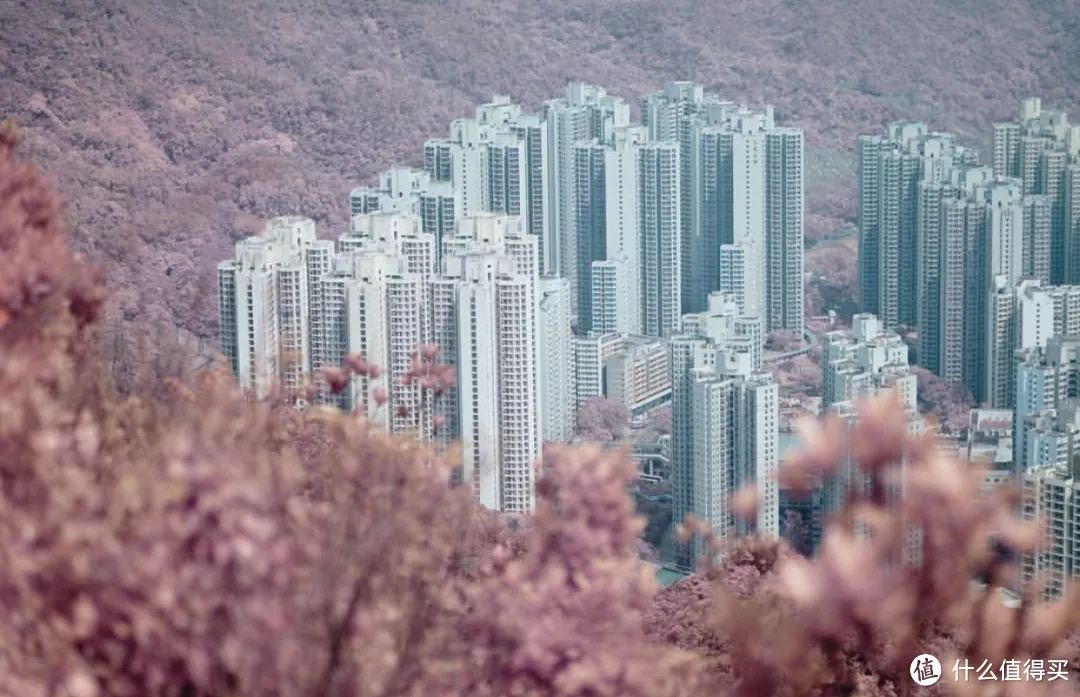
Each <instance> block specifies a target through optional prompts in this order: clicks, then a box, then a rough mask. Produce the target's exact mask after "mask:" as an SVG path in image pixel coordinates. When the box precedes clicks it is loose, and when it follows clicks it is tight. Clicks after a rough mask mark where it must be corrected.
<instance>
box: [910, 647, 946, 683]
mask: <svg viewBox="0 0 1080 697" xmlns="http://www.w3.org/2000/svg"><path fill="white" fill-rule="evenodd" d="M910 672H911V679H912V680H914V681H915V684H916V685H922V686H923V687H927V686H929V685H933V684H934V683H936V682H937V681H938V680H940V679H941V662H940V661H939V660H938V659H937V658H935V657H934V656H931V655H930V654H928V653H924V654H920V655H918V656H916V657H915V660H913V661H912V662H911V668H910Z"/></svg>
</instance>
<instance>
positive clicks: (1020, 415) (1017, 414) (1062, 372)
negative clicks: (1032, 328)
mask: <svg viewBox="0 0 1080 697" xmlns="http://www.w3.org/2000/svg"><path fill="white" fill-rule="evenodd" d="M1077 398H1080V336H1077V335H1072V336H1052V337H1050V338H1049V339H1048V340H1047V341H1046V344H1045V346H1044V347H1039V346H1037V345H1036V346H1033V347H1030V348H1027V349H1024V350H1022V351H1020V352H1018V354H1017V362H1016V377H1015V398H1014V408H1013V466H1014V467H1015V469H1016V474H1017V477H1018V478H1020V477H1023V475H1024V473H1025V472H1027V471H1028V470H1029V469H1031V468H1032V467H1036V466H1039V465H1045V464H1052V463H1053V462H1056V459H1055V458H1054V457H1050V456H1048V455H1047V454H1046V451H1045V447H1047V444H1048V442H1049V441H1046V440H1045V439H1044V440H1039V441H1033V439H1032V436H1031V434H1032V432H1033V431H1034V430H1040V429H1041V430H1043V431H1046V430H1048V427H1049V430H1050V431H1051V432H1052V431H1053V430H1054V428H1056V426H1055V424H1056V423H1057V422H1056V421H1055V419H1056V418H1057V413H1058V412H1062V411H1063V410H1064V408H1065V407H1066V406H1067V405H1068V403H1069V402H1070V401H1071V400H1075V399H1077ZM1055 457H1056V456H1055Z"/></svg>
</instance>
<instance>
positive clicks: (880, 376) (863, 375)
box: [821, 313, 918, 411]
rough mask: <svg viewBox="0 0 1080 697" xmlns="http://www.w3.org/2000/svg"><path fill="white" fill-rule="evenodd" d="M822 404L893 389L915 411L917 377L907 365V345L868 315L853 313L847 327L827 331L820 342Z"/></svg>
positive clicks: (858, 397)
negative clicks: (848, 328) (849, 324)
mask: <svg viewBox="0 0 1080 697" xmlns="http://www.w3.org/2000/svg"><path fill="white" fill-rule="evenodd" d="M821 366H822V404H823V406H826V407H827V406H829V405H831V404H833V403H836V402H853V403H854V402H858V401H859V400H861V399H865V398H867V397H871V396H873V395H877V394H882V393H884V392H888V391H896V393H897V394H898V396H899V397H900V401H901V403H902V404H903V405H904V407H905V408H906V409H909V410H912V411H915V410H916V409H917V407H918V405H917V402H916V386H917V380H916V377H915V374H914V373H912V372H911V367H910V366H909V365H908V346H907V344H906V343H905V342H904V340H903V339H902V338H901V337H900V335H899V334H897V333H896V332H894V331H891V330H887V329H885V328H884V326H883V325H882V323H881V321H880V320H879V319H878V318H877V317H875V316H874V315H871V314H866V313H864V314H857V315H855V316H854V317H852V319H851V329H850V330H839V331H833V332H829V333H828V334H826V335H825V337H824V340H823V341H822V358H821Z"/></svg>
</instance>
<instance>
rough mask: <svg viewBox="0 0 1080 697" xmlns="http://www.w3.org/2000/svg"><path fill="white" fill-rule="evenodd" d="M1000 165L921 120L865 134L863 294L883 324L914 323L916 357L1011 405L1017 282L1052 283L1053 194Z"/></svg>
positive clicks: (981, 399)
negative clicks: (1036, 190)
mask: <svg viewBox="0 0 1080 697" xmlns="http://www.w3.org/2000/svg"><path fill="white" fill-rule="evenodd" d="M999 131H1000V132H999V133H998V134H997V142H998V143H999V147H998V149H999V150H1001V148H1006V149H1008V146H1007V141H1008V140H1009V136H1008V135H1007V134H1006V133H1005V132H1004V131H1001V130H1000V129H999ZM1002 143H1005V145H1002ZM1001 157H1003V156H1001V155H1000V154H999V160H1000V158H1001ZM995 169H1000V168H991V167H987V166H980V165H979V164H978V160H977V157H976V155H975V153H974V151H973V150H971V149H969V148H966V147H963V146H959V145H957V144H956V139H955V137H954V136H953V135H952V134H948V133H931V132H929V131H928V129H927V127H926V125H925V124H922V123H909V122H896V123H892V124H889V126H888V127H887V129H886V134H885V135H883V136H862V137H860V139H859V223H858V224H859V235H860V249H859V272H860V294H861V299H862V305H863V310H864V311H867V312H874V313H876V314H877V315H878V316H879V317H880V318H881V320H882V322H883V324H884V325H885V327H886V328H894V327H899V326H908V327H910V326H914V327H915V328H916V329H917V332H918V361H919V363H920V364H921V365H923V366H925V367H926V368H928V369H929V370H932V371H933V372H935V373H937V374H938V375H939V376H941V377H942V378H944V379H945V380H948V381H950V382H959V383H963V384H964V385H965V386H966V387H967V388H968V389H969V390H970V391H971V393H972V395H973V396H974V397H975V400H976V402H978V403H981V404H985V405H988V406H991V407H1001V408H1008V407H1009V406H1010V405H1011V403H1012V396H1013V384H1012V382H1013V377H1014V376H1013V370H1012V354H1013V351H1014V350H1015V348H1016V345H1015V341H1016V331H1015V328H1016V323H1015V313H1016V311H1017V305H1016V294H1015V287H1016V284H1018V283H1019V282H1020V281H1021V280H1022V279H1025V278H1028V279H1038V280H1040V281H1042V282H1044V283H1047V282H1049V280H1050V275H1051V256H1052V255H1051V251H1052V240H1051V236H1050V233H1051V231H1052V225H1051V222H1052V221H1051V213H1052V211H1051V206H1050V203H1049V198H1048V197H1047V196H1045V195H1042V194H1038V195H1036V194H1033V193H1030V192H1028V191H1027V189H1026V187H1025V185H1024V183H1023V180H1022V179H1020V178H1011V175H1010V174H1009V172H1006V171H999V172H998V173H995Z"/></svg>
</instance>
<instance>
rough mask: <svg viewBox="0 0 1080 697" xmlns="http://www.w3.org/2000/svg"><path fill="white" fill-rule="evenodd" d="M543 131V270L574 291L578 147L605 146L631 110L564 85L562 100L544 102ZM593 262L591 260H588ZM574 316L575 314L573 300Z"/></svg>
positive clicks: (590, 88)
mask: <svg viewBox="0 0 1080 697" xmlns="http://www.w3.org/2000/svg"><path fill="white" fill-rule="evenodd" d="M543 119H544V122H545V124H546V129H547V137H546V147H547V153H548V156H547V181H548V185H547V187H546V190H547V191H548V193H549V198H548V201H547V212H546V220H547V227H546V231H547V235H548V237H547V238H546V239H545V240H544V244H543V249H544V270H545V271H547V272H558V274H559V275H561V276H563V277H565V278H568V279H570V283H571V286H572V287H574V288H577V287H578V285H577V274H578V269H579V260H578V249H577V241H578V237H579V235H578V232H577V211H578V202H577V195H576V192H577V186H578V175H577V164H576V152H575V151H576V147H577V145H578V144H579V143H590V142H594V141H595V142H597V143H600V144H606V143H608V142H609V141H610V140H611V137H612V133H613V131H614V129H615V128H618V127H622V126H627V125H629V123H630V105H629V104H627V103H626V102H625V101H623V100H622V99H620V98H618V97H613V96H609V95H608V94H607V93H606V92H605V91H604V90H603V88H600V87H596V86H594V85H587V84H585V83H581V82H571V83H569V84H568V85H567V86H566V92H565V94H564V96H563V97H561V98H559V99H553V100H550V101H547V102H545V103H544V115H543ZM590 261H591V260H590ZM574 302H575V306H574V311H575V313H578V312H579V308H578V307H577V298H576V297H575V299H574Z"/></svg>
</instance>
